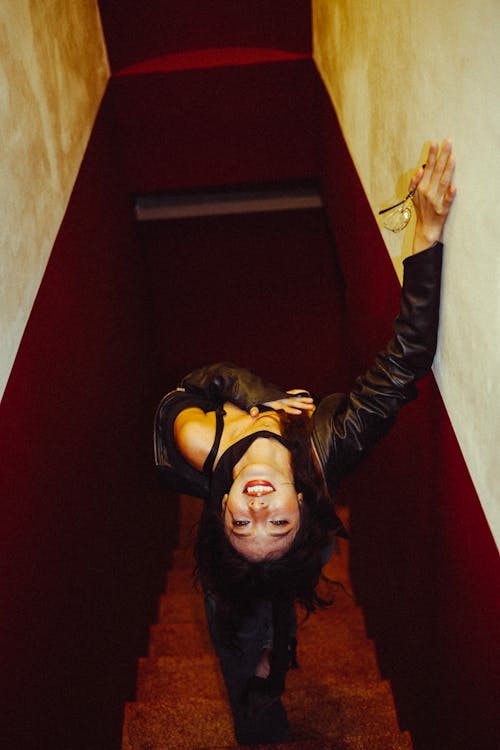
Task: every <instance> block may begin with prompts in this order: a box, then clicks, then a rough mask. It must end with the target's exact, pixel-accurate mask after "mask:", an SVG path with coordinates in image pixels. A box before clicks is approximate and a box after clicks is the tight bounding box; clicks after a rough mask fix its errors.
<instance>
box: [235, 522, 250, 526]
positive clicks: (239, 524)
mask: <svg viewBox="0 0 500 750" xmlns="http://www.w3.org/2000/svg"><path fill="white" fill-rule="evenodd" d="M249 523H250V521H233V527H234V526H246V525H247V524H249Z"/></svg>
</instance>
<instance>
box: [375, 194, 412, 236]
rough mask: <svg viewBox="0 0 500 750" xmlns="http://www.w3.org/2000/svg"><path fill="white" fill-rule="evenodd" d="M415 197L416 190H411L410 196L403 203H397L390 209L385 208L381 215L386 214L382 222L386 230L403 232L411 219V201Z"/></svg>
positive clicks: (380, 212)
mask: <svg viewBox="0 0 500 750" xmlns="http://www.w3.org/2000/svg"><path fill="white" fill-rule="evenodd" d="M414 195H415V191H414V190H410V192H409V193H408V195H407V196H406V197H405V198H403V200H402V201H399V202H398V203H395V204H394V205H393V206H389V208H383V209H382V211H379V215H381V214H386V216H385V217H384V220H383V222H382V224H383V226H384V227H385V228H386V229H390V231H391V232H401V231H402V230H403V229H404V228H405V227H406V226H408V222H409V221H410V219H411V206H412V204H411V199H412V198H413V196H414Z"/></svg>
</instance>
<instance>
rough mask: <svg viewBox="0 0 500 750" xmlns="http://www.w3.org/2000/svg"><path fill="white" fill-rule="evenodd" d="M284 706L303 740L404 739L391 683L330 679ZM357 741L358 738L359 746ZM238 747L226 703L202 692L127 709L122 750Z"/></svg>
mask: <svg viewBox="0 0 500 750" xmlns="http://www.w3.org/2000/svg"><path fill="white" fill-rule="evenodd" d="M284 703H285V706H286V708H287V712H288V717H289V719H290V724H291V726H292V727H293V732H294V735H295V736H296V737H297V738H300V739H302V740H305V739H310V740H315V741H318V740H319V741H321V740H322V741H325V740H330V741H335V743H336V745H335V747H336V749H337V748H339V747H342V744H340V743H343V742H344V740H348V741H349V742H350V745H348V744H345V743H344V747H345V748H346V749H349V750H351V748H352V750H355V749H356V750H358V748H362V747H363V745H360V744H359V742H361V741H362V740H363V741H365V742H366V737H367V735H368V736H374V737H377V736H378V737H380V736H384V735H386V736H393V735H394V736H396V737H398V736H400V735H399V728H398V726H397V723H396V719H395V715H394V706H393V702H392V694H391V691H390V689H389V687H388V685H387V684H386V683H378V684H376V685H373V686H371V687H370V688H369V689H367V688H366V687H360V686H354V688H353V687H352V686H349V687H346V686H345V685H334V684H329V683H328V681H327V682H323V683H322V684H321V685H318V686H317V689H316V690H311V688H310V687H309V688H308V689H307V690H294V691H287V692H285V694H284ZM348 738H350V739H348ZM354 738H359V742H358V745H357V746H356V744H353V742H354ZM234 744H235V742H234V735H233V729H232V721H231V715H230V711H229V707H228V705H227V704H226V702H225V701H223V700H220V699H216V698H205V697H203V696H201V695H199V694H197V695H195V697H193V696H183V698H182V700H178V699H177V698H173V699H167V698H164V699H162V700H158V701H150V702H147V703H139V702H138V703H129V704H127V705H126V707H125V721H124V733H123V745H122V750H151V749H152V748H154V750H167V748H168V749H169V750H170V749H171V748H176V750H192V748H194V747H196V748H200V749H201V748H210V747H211V748H213V747H217V746H220V747H227V746H231V745H234ZM365 747H367V745H365ZM389 747H390V746H389ZM403 747H404V746H403ZM370 750H373V747H370ZM384 750H387V747H386V748H384Z"/></svg>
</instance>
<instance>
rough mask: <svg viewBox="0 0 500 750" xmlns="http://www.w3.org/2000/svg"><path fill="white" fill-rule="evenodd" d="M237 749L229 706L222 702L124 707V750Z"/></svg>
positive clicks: (187, 700) (191, 700)
mask: <svg viewBox="0 0 500 750" xmlns="http://www.w3.org/2000/svg"><path fill="white" fill-rule="evenodd" d="M214 745H215V746H221V747H226V746H228V745H234V734H233V723H232V718H231V711H230V709H229V706H228V705H227V704H226V703H225V702H223V701H219V700H214V699H209V698H204V697H202V696H199V695H196V696H195V697H187V696H186V697H183V699H182V702H181V703H180V702H179V703H178V702H177V701H175V702H171V701H168V700H163V701H156V702H154V703H128V704H126V705H125V718H124V724H123V738H122V750H174V749H175V750H192V748H193V747H200V748H202V747H210V746H214Z"/></svg>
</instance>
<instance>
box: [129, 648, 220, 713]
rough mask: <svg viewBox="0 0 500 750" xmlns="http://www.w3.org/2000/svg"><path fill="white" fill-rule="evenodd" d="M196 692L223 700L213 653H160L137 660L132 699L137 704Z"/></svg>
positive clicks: (218, 672)
mask: <svg viewBox="0 0 500 750" xmlns="http://www.w3.org/2000/svg"><path fill="white" fill-rule="evenodd" d="M185 695H199V696H201V697H204V698H214V697H217V698H219V699H220V700H221V701H227V697H226V690H225V687H224V681H223V679H222V673H221V671H220V668H219V662H218V659H217V657H216V656H215V654H213V655H212V654H210V655H209V654H206V655H204V656H198V657H194V658H185V657H184V658H183V659H179V658H178V657H173V656H172V657H170V656H167V657H165V656H162V657H160V658H158V659H141V660H140V661H139V667H138V671H137V694H136V700H137V701H139V702H141V703H147V702H148V701H157V700H161V699H162V698H165V697H167V696H168V697H169V698H173V697H175V696H179V699H183V698H184V696H185Z"/></svg>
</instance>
